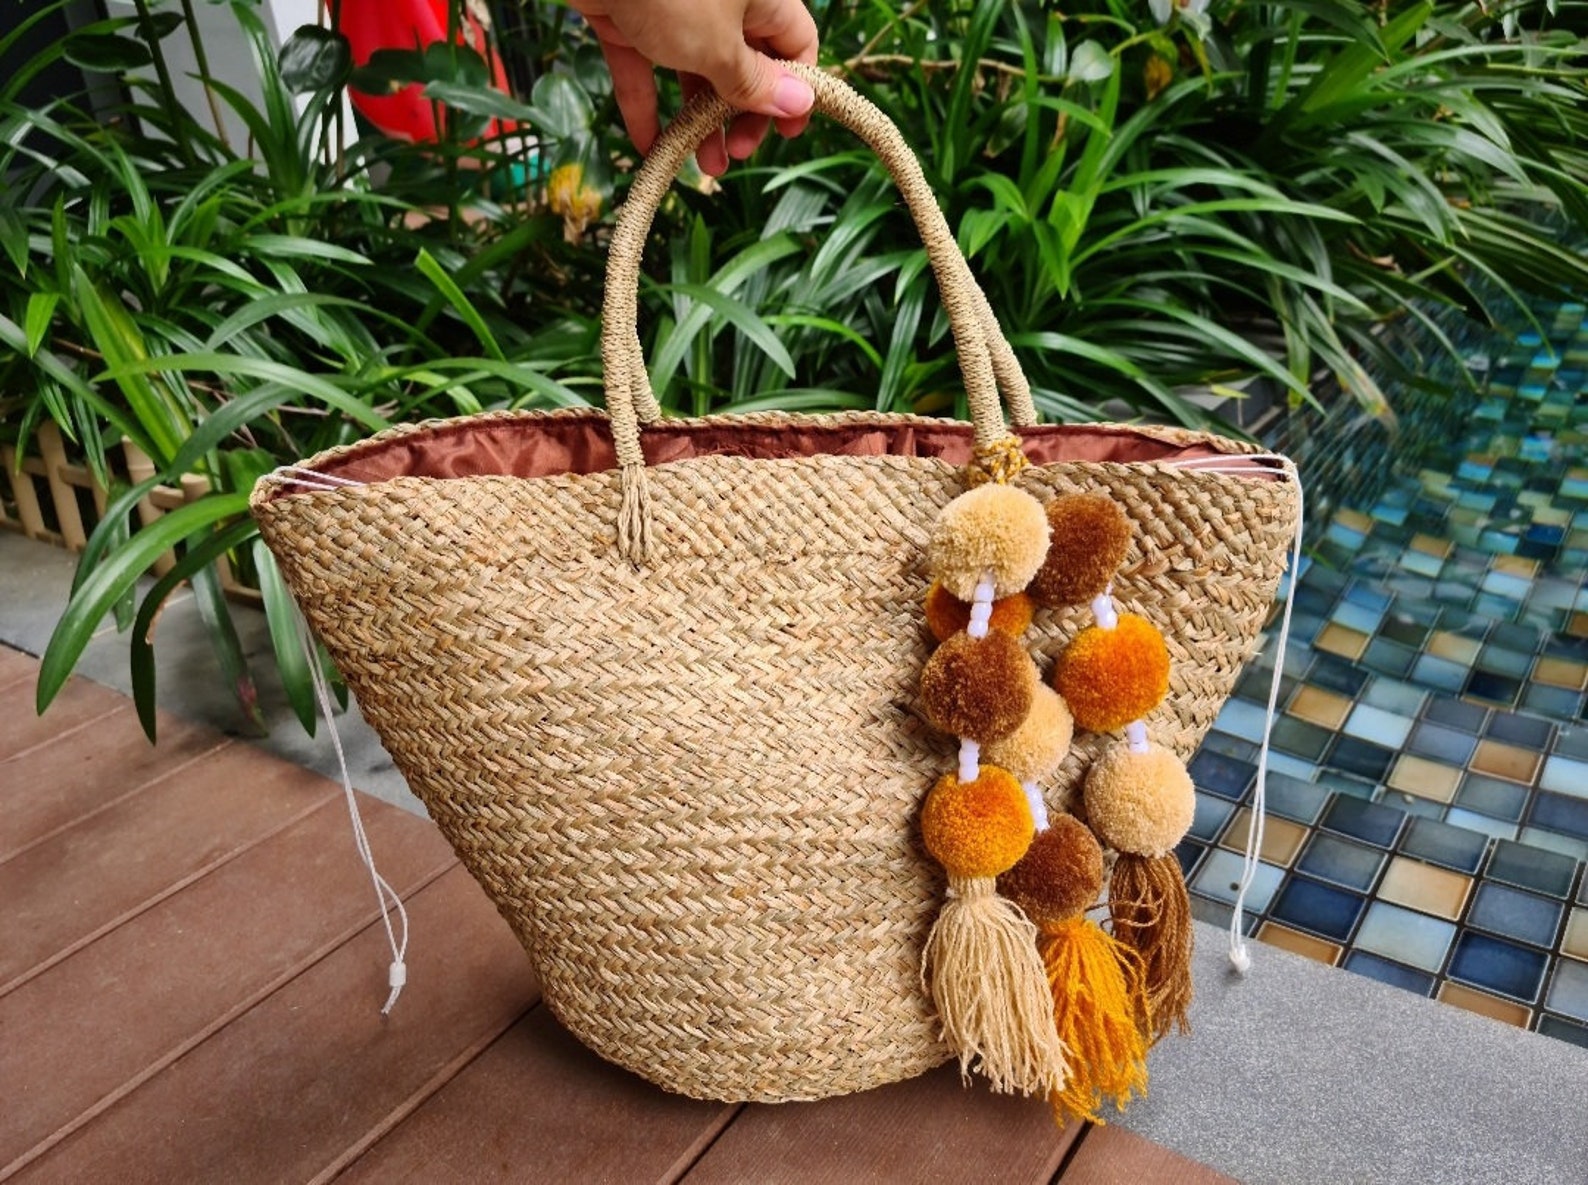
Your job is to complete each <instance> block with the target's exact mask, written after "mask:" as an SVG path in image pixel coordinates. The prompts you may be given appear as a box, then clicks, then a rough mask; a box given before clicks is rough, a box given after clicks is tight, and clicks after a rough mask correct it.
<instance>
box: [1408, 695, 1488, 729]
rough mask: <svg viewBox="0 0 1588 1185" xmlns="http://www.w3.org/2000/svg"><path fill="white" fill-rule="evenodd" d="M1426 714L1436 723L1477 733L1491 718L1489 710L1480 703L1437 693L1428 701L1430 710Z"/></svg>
mask: <svg viewBox="0 0 1588 1185" xmlns="http://www.w3.org/2000/svg"><path fill="white" fill-rule="evenodd" d="M1424 716H1425V717H1426V718H1427V719H1429V720H1432V721H1433V722H1434V723H1435V724H1447V725H1449V726H1450V727H1451V728H1457V729H1460V730H1461V731H1463V732H1471V733H1477V732H1482V731H1483V725H1484V722H1485V721H1486V720H1488V718H1489V711H1488V709H1487V708H1484V707H1481V706H1480V705H1478V704H1469V703H1466V702H1464V701H1462V700H1459V699H1447V698H1446V697H1444V696H1438V695H1436V696H1433V697H1432V698H1431V699H1430V700H1429V701H1428V710H1427V712H1425V713H1424Z"/></svg>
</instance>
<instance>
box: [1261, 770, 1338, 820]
mask: <svg viewBox="0 0 1588 1185" xmlns="http://www.w3.org/2000/svg"><path fill="white" fill-rule="evenodd" d="M1329 793H1330V792H1329V791H1328V790H1327V789H1326V788H1325V787H1323V786H1320V785H1318V784H1317V783H1316V782H1309V781H1304V780H1303V779H1301V778H1296V777H1291V776H1290V775H1289V774H1285V773H1275V772H1274V771H1273V770H1270V771H1269V773H1268V786H1267V789H1266V791H1265V794H1266V797H1267V800H1268V810H1269V813H1270V814H1274V815H1278V816H1279V817H1280V818H1282V819H1293V820H1295V821H1296V822H1298V823H1306V824H1308V825H1309V826H1310V825H1311V824H1313V823H1316V822H1317V821H1318V816H1319V814H1321V813H1322V811H1323V804H1324V803H1325V802H1327V801H1328V800H1329Z"/></svg>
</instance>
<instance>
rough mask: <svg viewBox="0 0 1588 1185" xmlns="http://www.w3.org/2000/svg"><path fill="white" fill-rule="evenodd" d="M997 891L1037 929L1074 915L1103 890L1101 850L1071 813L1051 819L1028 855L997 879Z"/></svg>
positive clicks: (1094, 901)
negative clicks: (1023, 913)
mask: <svg viewBox="0 0 1588 1185" xmlns="http://www.w3.org/2000/svg"><path fill="white" fill-rule="evenodd" d="M998 891H999V892H1000V893H1002V894H1003V895H1004V896H1005V897H1008V898H1009V899H1010V900H1011V901H1013V902H1014V903H1015V904H1016V905H1018V906H1019V907H1020V908H1021V909H1023V910H1025V913H1026V916H1027V917H1028V918H1030V919H1031V920H1032V921H1033V922H1035V923H1036V924H1037V925H1039V926H1051V925H1055V924H1057V923H1058V922H1061V921H1063V920H1064V919H1065V918H1070V917H1074V916H1075V915H1076V914H1078V913H1080V912H1081V911H1082V910H1085V909H1088V908H1090V907H1091V906H1093V905H1095V904H1096V903H1097V898H1098V895H1099V894H1100V893H1102V891H1103V849H1102V847H1101V845H1099V844H1098V842H1097V840H1096V839H1095V838H1094V837H1093V835H1092V833H1091V832H1090V831H1088V830H1087V829H1086V825H1085V824H1083V823H1082V822H1081V821H1080V820H1079V819H1077V818H1076V817H1075V816H1074V815H1054V816H1053V821H1052V823H1051V824H1050V825H1049V826H1048V829H1047V830H1046V831H1039V832H1038V833H1037V835H1036V838H1035V839H1033V840H1032V841H1031V846H1030V847H1029V848H1028V849H1026V854H1025V855H1024V856H1022V857H1021V858H1020V863H1018V864H1016V865H1015V866H1014V867H1013V868H1011V869H1010V870H1009V871H1008V872H1006V873H1004V874H1003V875H1002V876H1000V877H999V878H998Z"/></svg>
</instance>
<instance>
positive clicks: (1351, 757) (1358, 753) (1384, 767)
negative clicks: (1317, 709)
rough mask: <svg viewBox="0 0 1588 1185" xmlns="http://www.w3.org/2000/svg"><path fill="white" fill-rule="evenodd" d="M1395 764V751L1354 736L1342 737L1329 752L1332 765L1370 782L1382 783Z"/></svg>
mask: <svg viewBox="0 0 1588 1185" xmlns="http://www.w3.org/2000/svg"><path fill="white" fill-rule="evenodd" d="M1394 762H1395V750H1393V749H1390V748H1386V747H1385V746H1384V745H1375V744H1373V743H1372V742H1371V741H1364V740H1360V739H1358V738H1357V737H1352V736H1342V737H1340V738H1339V739H1338V740H1336V741H1335V743H1334V748H1333V749H1331V750H1330V751H1329V764H1330V765H1332V766H1335V767H1336V768H1338V769H1341V770H1344V771H1345V772H1346V773H1350V774H1355V775H1356V776H1357V777H1359V778H1364V779H1366V780H1367V781H1370V782H1382V781H1383V780H1384V778H1385V776H1386V775H1387V774H1388V773H1389V768H1390V766H1391V765H1393V764H1394ZM1369 792H1371V788H1370V791H1369Z"/></svg>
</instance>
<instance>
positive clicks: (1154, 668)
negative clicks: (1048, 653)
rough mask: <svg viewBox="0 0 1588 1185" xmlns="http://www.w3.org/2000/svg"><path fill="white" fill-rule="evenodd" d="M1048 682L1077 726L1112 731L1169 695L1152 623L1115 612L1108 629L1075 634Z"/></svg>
mask: <svg viewBox="0 0 1588 1185" xmlns="http://www.w3.org/2000/svg"><path fill="white" fill-rule="evenodd" d="M1053 686H1054V687H1055V688H1056V689H1057V690H1058V693H1059V694H1060V695H1062V696H1063V697H1064V702H1065V703H1067V704H1068V705H1069V706H1070V713H1071V714H1072V715H1073V716H1074V717H1075V725H1076V727H1077V728H1083V729H1085V730H1086V731H1087V732H1115V731H1117V730H1118V729H1121V728H1124V727H1125V725H1127V724H1129V723H1130V722H1131V721H1132V720H1139V719H1140V718H1141V717H1143V716H1145V715H1146V714H1147V713H1148V712H1150V711H1152V710H1153V709H1154V708H1156V707H1157V706H1158V705H1159V704H1160V703H1162V702H1163V697H1164V696H1166V695H1168V694H1169V650H1168V647H1166V646H1165V645H1164V642H1163V635H1162V634H1160V633H1159V632H1158V627H1157V626H1155V625H1153V624H1152V622H1150V621H1148V620H1147V619H1146V618H1145V617H1138V616H1136V614H1134V613H1121V614H1120V615H1119V624H1118V625H1117V626H1116V627H1115V628H1114V629H1111V630H1105V629H1103V628H1102V627H1101V626H1096V625H1093V626H1088V627H1087V628H1086V629H1084V630H1082V631H1081V632H1080V633H1078V634H1076V635H1075V637H1074V638H1073V639H1072V640H1071V641H1070V644H1069V645H1068V646H1067V647H1065V649H1064V653H1063V654H1061V655H1059V661H1058V664H1057V665H1056V666H1055V667H1054V668H1053Z"/></svg>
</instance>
